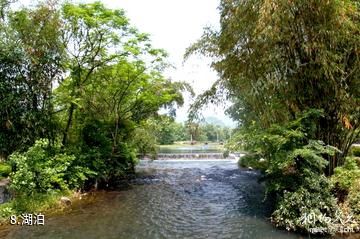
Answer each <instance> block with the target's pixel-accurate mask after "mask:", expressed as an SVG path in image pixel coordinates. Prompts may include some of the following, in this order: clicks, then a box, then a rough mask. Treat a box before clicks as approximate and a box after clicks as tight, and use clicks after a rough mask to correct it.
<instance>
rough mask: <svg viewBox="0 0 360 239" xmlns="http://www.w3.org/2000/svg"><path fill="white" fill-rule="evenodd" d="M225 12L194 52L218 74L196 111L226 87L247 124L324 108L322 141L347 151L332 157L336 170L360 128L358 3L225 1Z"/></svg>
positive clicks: (287, 118) (235, 112) (319, 134)
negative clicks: (208, 59)
mask: <svg viewBox="0 0 360 239" xmlns="http://www.w3.org/2000/svg"><path fill="white" fill-rule="evenodd" d="M219 9H220V11H221V19H220V30H219V31H215V30H212V29H207V30H206V32H205V33H204V35H203V37H202V38H201V39H200V40H199V41H198V42H197V43H195V44H194V45H193V46H192V47H191V48H189V49H188V55H189V54H190V53H194V52H200V53H203V54H205V55H207V56H210V57H213V58H214V59H215V60H214V62H213V64H212V66H213V68H214V69H215V70H216V71H217V72H218V73H219V75H220V79H219V81H217V82H216V83H215V85H214V86H213V88H212V89H211V90H209V91H208V92H206V93H205V94H204V95H202V96H201V97H200V98H199V101H198V103H197V104H195V105H194V111H196V110H197V108H198V107H197V106H199V105H201V104H200V103H201V102H206V101H209V100H211V99H214V98H217V96H218V95H221V92H222V90H223V89H226V91H225V92H227V93H228V97H229V98H230V99H232V101H233V103H234V104H233V106H232V107H231V108H230V109H229V110H228V111H229V113H230V114H231V115H232V116H233V117H234V118H235V119H237V120H239V121H240V123H241V124H242V125H243V126H244V127H247V126H249V125H251V124H252V122H253V121H255V122H257V124H259V126H260V127H262V128H264V129H265V128H268V127H270V126H271V125H272V124H274V123H279V124H281V123H286V122H289V121H291V120H294V119H295V118H296V115H297V114H298V113H300V112H305V111H307V110H309V109H321V110H323V111H324V115H323V117H322V118H321V119H319V122H318V123H319V124H318V125H317V128H318V130H317V133H316V139H319V140H322V141H324V142H325V143H326V144H329V145H333V146H335V147H337V148H339V149H341V151H342V153H338V154H336V155H334V156H331V157H329V158H328V161H329V165H328V170H327V172H328V174H332V173H333V169H334V168H335V167H336V166H339V165H342V164H343V162H344V157H345V156H346V154H347V152H348V150H349V147H350V145H351V144H352V143H353V142H354V140H355V139H356V138H358V136H359V132H360V131H359V127H360V121H359V119H360V115H359V112H360V108H359V105H360V102H359V97H360V92H359V84H360V81H359V79H360V78H359V75H360V68H359V65H360V64H359V51H358V49H359V42H360V38H359V36H360V34H359V32H360V23H359V22H360V21H359V17H358V15H359V11H360V10H359V4H358V2H357V1H335V0H332V1H315V0H314V1H307V0H306V1H305V0H296V1H291V2H289V1H285V0H282V1H262V0H252V1H241V2H237V1H227V0H224V1H221V3H220V7H219ZM199 102H200V103H199Z"/></svg>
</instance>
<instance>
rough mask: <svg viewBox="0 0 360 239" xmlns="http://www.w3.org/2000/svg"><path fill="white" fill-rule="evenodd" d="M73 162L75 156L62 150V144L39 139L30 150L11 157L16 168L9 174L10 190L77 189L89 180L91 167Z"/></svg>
mask: <svg viewBox="0 0 360 239" xmlns="http://www.w3.org/2000/svg"><path fill="white" fill-rule="evenodd" d="M74 161H75V156H74V155H68V154H66V153H63V152H61V148H60V144H56V145H54V146H50V145H49V142H48V141H47V140H38V141H36V142H35V144H34V145H33V146H32V147H30V148H29V149H28V151H27V152H24V153H14V154H12V155H11V156H10V162H11V164H12V165H13V167H14V168H15V171H14V172H12V173H11V174H10V177H11V184H10V189H11V190H13V191H14V192H15V193H16V194H25V195H30V194H33V193H44V192H49V191H51V190H67V189H69V188H76V187H78V186H79V185H81V184H82V183H83V182H84V181H85V180H86V175H85V174H86V172H87V171H88V170H87V169H86V168H83V167H76V165H74Z"/></svg>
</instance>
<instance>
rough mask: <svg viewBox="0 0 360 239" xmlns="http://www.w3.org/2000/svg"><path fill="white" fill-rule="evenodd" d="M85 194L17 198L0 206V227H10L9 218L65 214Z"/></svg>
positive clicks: (36, 195) (70, 192)
mask: <svg viewBox="0 0 360 239" xmlns="http://www.w3.org/2000/svg"><path fill="white" fill-rule="evenodd" d="M85 196H87V194H82V193H79V192H75V191H52V192H49V193H46V194H45V193H43V194H40V193H38V194H33V195H31V196H17V197H15V198H14V199H12V200H10V201H9V202H6V203H3V204H0V226H6V225H10V217H11V216H16V217H17V218H20V217H21V215H22V214H35V213H36V214H38V213H41V214H43V215H46V216H49V215H56V214H59V213H63V212H66V210H67V209H68V208H69V206H70V205H72V204H74V203H75V204H76V203H79V201H80V200H82V199H83V198H84V197H85Z"/></svg>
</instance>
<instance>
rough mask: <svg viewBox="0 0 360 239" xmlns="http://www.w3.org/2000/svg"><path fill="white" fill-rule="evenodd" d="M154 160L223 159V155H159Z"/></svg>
mask: <svg viewBox="0 0 360 239" xmlns="http://www.w3.org/2000/svg"><path fill="white" fill-rule="evenodd" d="M156 159H159V160H161V159H225V157H224V154H223V153H160V154H158V155H157V158H156Z"/></svg>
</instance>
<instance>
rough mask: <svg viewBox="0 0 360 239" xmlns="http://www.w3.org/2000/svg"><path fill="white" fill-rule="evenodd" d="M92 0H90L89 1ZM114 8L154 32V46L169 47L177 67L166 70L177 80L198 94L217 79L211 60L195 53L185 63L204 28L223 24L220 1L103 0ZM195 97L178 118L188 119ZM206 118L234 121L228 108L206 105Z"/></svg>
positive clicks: (167, 48) (187, 100)
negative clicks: (220, 22)
mask: <svg viewBox="0 0 360 239" xmlns="http://www.w3.org/2000/svg"><path fill="white" fill-rule="evenodd" d="M87 2H89V1H87ZM102 2H103V3H104V4H106V5H107V6H108V7H110V8H122V9H124V10H125V12H126V15H127V17H128V18H129V19H130V22H131V23H132V24H133V25H134V26H135V27H137V28H138V29H139V30H140V31H142V32H146V33H149V34H150V39H151V40H152V43H153V46H154V47H156V48H162V49H165V50H166V51H167V52H168V54H169V58H168V60H169V62H170V63H171V64H172V65H173V66H174V67H175V68H169V69H168V70H166V71H165V73H164V74H165V76H166V77H168V78H171V79H172V80H174V81H186V82H189V83H190V84H191V85H192V86H193V88H194V91H195V93H196V94H201V93H202V92H204V91H205V90H207V89H209V88H210V87H211V85H212V84H213V83H214V82H215V80H216V79H217V74H216V72H214V71H213V70H212V69H211V68H210V62H211V61H210V59H207V58H205V57H201V56H192V57H191V58H190V59H189V60H187V61H186V62H185V63H184V58H183V56H184V53H185V50H186V48H187V47H189V46H190V45H191V44H192V43H194V42H195V41H196V40H197V39H199V38H200V37H201V35H202V33H203V29H204V27H207V26H211V27H215V28H218V26H219V12H218V9H217V7H218V5H219V2H220V1H219V0H171V1H170V0H151V1H149V0H122V1H112V0H102ZM193 100H194V99H190V97H189V96H188V97H186V102H185V105H184V106H183V107H182V108H180V109H178V110H177V121H184V120H186V119H187V111H188V108H189V105H190V104H191V102H192V101H193ZM203 115H204V116H205V117H208V116H215V117H217V118H219V119H221V120H222V121H223V122H224V123H226V124H229V125H234V123H233V122H232V121H231V120H230V119H229V118H228V117H227V116H226V115H225V114H224V107H221V106H219V107H215V106H208V107H206V108H204V110H203Z"/></svg>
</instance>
